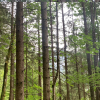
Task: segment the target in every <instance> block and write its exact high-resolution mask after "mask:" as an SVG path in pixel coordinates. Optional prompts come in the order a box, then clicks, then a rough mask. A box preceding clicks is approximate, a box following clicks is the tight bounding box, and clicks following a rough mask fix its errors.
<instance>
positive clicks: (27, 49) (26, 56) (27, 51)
mask: <svg viewBox="0 0 100 100" xmlns="http://www.w3.org/2000/svg"><path fill="white" fill-rule="evenodd" d="M26 16H27V9H26ZM27 37H28V34H27V18H26V73H25V79H26V99H27V98H28V89H27V86H28V82H27V67H28V64H27V52H28V48H27V43H28V38H27Z"/></svg>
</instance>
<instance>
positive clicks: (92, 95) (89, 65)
mask: <svg viewBox="0 0 100 100" xmlns="http://www.w3.org/2000/svg"><path fill="white" fill-rule="evenodd" d="M82 7H83V17H84V28H85V29H84V32H85V35H88V28H87V20H86V12H85V5H84V2H82ZM86 51H90V48H89V44H88V43H86ZM86 55H87V64H88V75H89V76H90V75H92V70H91V62H90V53H86ZM89 84H90V94H91V100H94V89H93V84H92V83H91V82H89Z"/></svg>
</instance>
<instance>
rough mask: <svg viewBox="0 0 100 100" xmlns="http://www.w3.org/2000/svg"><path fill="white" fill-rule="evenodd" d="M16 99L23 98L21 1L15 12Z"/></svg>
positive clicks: (21, 99) (22, 99) (20, 99)
mask: <svg viewBox="0 0 100 100" xmlns="http://www.w3.org/2000/svg"><path fill="white" fill-rule="evenodd" d="M16 100H24V45H23V2H17V12H16Z"/></svg>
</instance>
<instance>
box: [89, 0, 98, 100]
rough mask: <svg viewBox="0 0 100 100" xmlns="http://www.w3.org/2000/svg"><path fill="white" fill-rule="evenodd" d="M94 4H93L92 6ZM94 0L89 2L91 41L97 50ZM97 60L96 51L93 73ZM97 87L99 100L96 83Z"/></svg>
mask: <svg viewBox="0 0 100 100" xmlns="http://www.w3.org/2000/svg"><path fill="white" fill-rule="evenodd" d="M93 5H94V6H93ZM95 6H96V5H95V2H94V3H93V2H90V10H91V24H92V41H93V48H94V49H95V50H97V48H96V44H95V43H96V35H95V16H96V15H95V14H96V8H95ZM97 61H98V58H97V53H95V55H94V68H95V73H97V72H96V67H97ZM96 86H97V88H96V100H100V93H99V92H100V90H99V88H100V87H98V84H96Z"/></svg>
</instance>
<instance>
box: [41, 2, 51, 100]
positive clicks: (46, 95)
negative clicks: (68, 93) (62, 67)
mask: <svg viewBox="0 0 100 100" xmlns="http://www.w3.org/2000/svg"><path fill="white" fill-rule="evenodd" d="M41 15H42V46H43V100H50V74H49V52H48V48H49V47H48V30H47V4H46V2H41Z"/></svg>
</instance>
